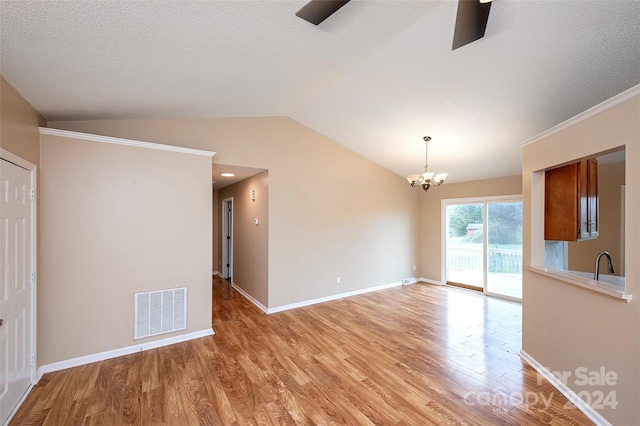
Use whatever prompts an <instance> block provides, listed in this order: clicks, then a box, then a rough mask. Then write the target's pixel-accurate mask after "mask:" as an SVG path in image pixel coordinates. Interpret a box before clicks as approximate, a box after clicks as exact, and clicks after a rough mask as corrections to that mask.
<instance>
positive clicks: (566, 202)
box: [544, 158, 599, 241]
mask: <svg viewBox="0 0 640 426" xmlns="http://www.w3.org/2000/svg"><path fill="white" fill-rule="evenodd" d="M598 208H599V202H598V162H597V160H596V159H595V158H593V159H588V160H582V161H580V162H578V163H574V164H569V165H567V166H563V167H558V168H555V169H551V170H547V171H546V172H545V206H544V210H545V211H544V213H545V216H544V239H545V240H557V241H580V240H588V239H593V238H596V237H597V236H598Z"/></svg>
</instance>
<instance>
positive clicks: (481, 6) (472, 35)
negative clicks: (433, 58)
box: [451, 0, 491, 50]
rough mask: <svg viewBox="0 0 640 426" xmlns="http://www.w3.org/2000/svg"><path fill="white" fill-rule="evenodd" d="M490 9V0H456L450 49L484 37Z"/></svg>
mask: <svg viewBox="0 0 640 426" xmlns="http://www.w3.org/2000/svg"><path fill="white" fill-rule="evenodd" d="M490 9H491V2H488V3H480V1H479V0H458V14H457V15H456V26H455V29H454V31H453V45H452V47H451V50H456V49H457V48H459V47H462V46H464V45H465V44H469V43H471V42H472V41H476V40H478V39H481V38H482V37H484V30H485V29H486V28H487V21H488V20H489V10H490Z"/></svg>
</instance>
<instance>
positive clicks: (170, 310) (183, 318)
mask: <svg viewBox="0 0 640 426" xmlns="http://www.w3.org/2000/svg"><path fill="white" fill-rule="evenodd" d="M134 305H135V325H134V327H135V330H134V333H133V334H134V336H133V339H134V340H135V339H142V338H143V337H149V336H155V335H156V334H163V333H169V332H172V331H177V330H185V329H186V328H187V288H186V287H182V288H172V289H168V290H160V291H148V292H145V293H136V294H135V300H134Z"/></svg>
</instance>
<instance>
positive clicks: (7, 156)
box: [0, 148, 38, 421]
mask: <svg viewBox="0 0 640 426" xmlns="http://www.w3.org/2000/svg"><path fill="white" fill-rule="evenodd" d="M0 159H3V160H6V161H8V162H10V163H13V164H15V165H16V166H18V167H21V168H23V169H26V170H27V171H29V172H30V174H31V189H32V191H33V194H34V196H33V200H32V201H33V202H32V203H31V212H30V213H31V253H30V254H31V265H30V267H31V274H32V275H31V276H32V279H31V295H30V296H31V301H30V308H31V318H30V319H29V320H30V322H31V324H30V332H31V339H30V342H29V344H30V347H31V354H30V357H31V359H30V360H29V361H30V362H29V364H30V374H29V375H30V384H29V386H28V387H27V389H26V391H25V393H24V395H22V397H21V398H20V400H19V401H18V404H17V405H16V406H15V407H14V408H13V410H12V411H11V412H10V413H9V417H8V418H7V421H10V420H11V418H12V417H13V415H14V414H15V413H16V411H17V410H18V408H19V407H20V405H21V404H22V402H23V401H24V400H25V398H26V397H27V395H28V394H29V392H30V391H31V389H32V388H33V386H34V385H35V384H36V383H37V382H38V375H37V362H36V360H37V355H36V354H37V347H36V342H37V334H36V333H37V296H36V295H37V292H38V270H37V267H38V259H37V253H38V249H37V241H38V236H37V233H36V232H37V228H38V226H37V223H38V218H37V212H38V208H37V202H38V196H37V195H38V188H37V182H38V179H37V167H36V165H35V164H33V163H31V162H29V161H27V160H25V159H24V158H21V157H18V156H17V155H15V154H13V153H11V152H9V151H7V150H5V149H3V148H0ZM0 161H1V160H0Z"/></svg>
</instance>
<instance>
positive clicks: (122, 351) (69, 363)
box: [36, 328, 214, 383]
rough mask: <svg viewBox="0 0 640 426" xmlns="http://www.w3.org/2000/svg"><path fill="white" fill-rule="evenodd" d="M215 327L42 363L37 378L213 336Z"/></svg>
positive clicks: (38, 379)
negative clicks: (54, 372) (50, 362)
mask: <svg viewBox="0 0 640 426" xmlns="http://www.w3.org/2000/svg"><path fill="white" fill-rule="evenodd" d="M213 334H214V331H213V328H207V329H204V330H200V331H194V332H193V333H187V334H180V335H178V336H172V337H168V338H166V339H160V340H154V341H152V342H147V343H141V344H139V345H132V346H127V347H124V348H119V349H113V350H110V351H105V352H99V353H95V354H91V355H85V356H81V357H77V358H72V359H67V360H65V361H59V362H54V363H52V364H45V365H41V366H40V368H38V374H37V380H36V383H37V382H38V381H40V379H41V378H42V376H43V375H44V374H46V373H51V372H53V371H58V370H64V369H66V368H71V367H78V366H80V365H85V364H90V363H92V362H97V361H104V360H106V359H111V358H116V357H119V356H123V355H129V354H132V353H135V352H142V351H146V350H149V349H155V348H160V347H162V346H168V345H173V344H175V343H180V342H186V341H187V340H193V339H198V338H200V337H205V336H212V335H213Z"/></svg>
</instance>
